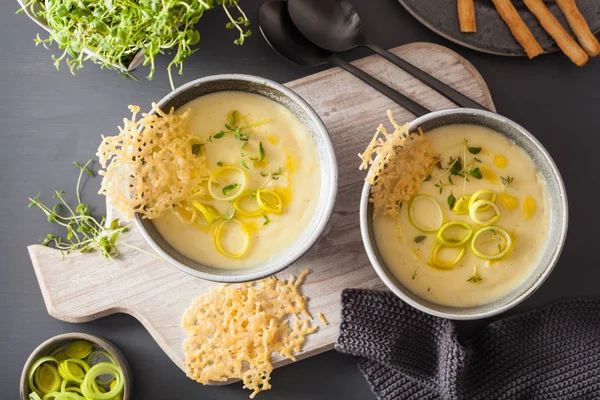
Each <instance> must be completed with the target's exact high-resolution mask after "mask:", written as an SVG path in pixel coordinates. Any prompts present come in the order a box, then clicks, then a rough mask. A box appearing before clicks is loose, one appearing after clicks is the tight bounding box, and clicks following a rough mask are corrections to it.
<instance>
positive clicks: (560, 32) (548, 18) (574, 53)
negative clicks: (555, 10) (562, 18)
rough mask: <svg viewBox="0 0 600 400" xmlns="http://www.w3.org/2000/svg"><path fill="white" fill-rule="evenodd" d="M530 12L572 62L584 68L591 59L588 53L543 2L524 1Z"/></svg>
mask: <svg viewBox="0 0 600 400" xmlns="http://www.w3.org/2000/svg"><path fill="white" fill-rule="evenodd" d="M523 2H524V3H525V5H526V6H527V8H529V11H531V12H532V13H533V15H535V16H536V18H537V19H538V20H539V21H540V24H542V26H543V27H544V29H545V30H546V32H548V34H549V35H550V36H552V37H553V38H554V40H556V44H558V47H560V48H561V50H562V51H563V53H565V54H566V55H567V56H568V57H569V58H570V59H571V61H573V62H574V63H575V64H577V65H578V66H580V67H581V66H583V65H584V64H585V63H586V62H587V61H588V59H589V57H588V55H587V53H586V52H585V51H583V49H582V48H581V47H580V46H579V45H578V44H577V42H576V41H575V39H573V38H572V37H571V35H569V33H568V32H567V31H566V30H565V28H563V26H562V25H561V24H560V22H559V21H558V19H556V17H555V16H554V14H552V12H550V10H549V9H548V7H546V5H545V4H544V2H543V0H523Z"/></svg>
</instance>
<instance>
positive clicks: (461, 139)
mask: <svg viewBox="0 0 600 400" xmlns="http://www.w3.org/2000/svg"><path fill="white" fill-rule="evenodd" d="M411 136H412V135H411ZM414 142H415V144H414V145H415V146H417V150H416V151H415V152H414V153H415V154H412V155H410V154H409V155H408V159H409V162H410V163H412V164H415V163H416V164H417V165H418V168H420V174H421V178H420V179H419V180H418V182H417V183H418V185H417V186H415V188H416V191H415V192H414V193H411V194H410V196H409V197H408V196H407V197H404V198H403V200H396V202H395V204H394V206H395V207H396V208H397V209H396V210H393V211H391V210H384V211H381V210H376V213H375V217H374V221H373V229H374V234H375V239H376V245H377V248H378V249H379V252H380V253H381V255H382V257H383V259H384V261H385V263H386V265H387V266H388V267H389V269H390V270H391V272H392V273H393V274H394V275H395V276H396V278H397V279H398V280H399V281H400V282H401V283H402V284H403V285H404V286H406V287H407V288H408V289H409V290H411V291H412V292H413V293H415V294H416V295H418V296H421V297H423V298H425V299H427V300H430V301H432V302H435V303H438V304H442V305H448V306H456V307H468V306H475V305H481V304H485V303H489V302H492V301H494V300H496V299H498V298H500V297H502V296H504V295H506V294H508V293H509V292H511V291H512V290H513V289H514V288H515V287H517V286H518V285H519V284H520V283H522V282H523V281H524V280H525V279H526V278H527V277H528V276H529V274H530V273H531V272H532V271H533V269H534V268H535V266H536V262H537V260H538V258H539V257H540V255H541V253H542V250H543V249H544V247H545V243H546V237H547V235H548V226H549V215H548V201H547V196H546V191H545V185H544V183H543V181H542V178H541V177H540V175H539V174H538V171H537V169H536V167H535V165H534V164H533V161H532V160H531V159H530V158H529V156H528V155H527V154H526V153H525V152H524V151H523V150H522V149H521V148H519V147H518V146H517V145H515V144H514V143H512V142H511V141H509V140H508V139H507V138H505V137H504V136H502V135H500V134H499V133H497V132H495V131H493V130H491V129H489V128H485V127H481V126H475V125H450V126H444V127H440V128H436V129H433V130H431V131H429V132H427V133H426V134H424V135H419V134H418V133H416V136H415V141H414ZM420 142H422V143H420ZM409 153H410V152H409ZM405 156H406V155H405ZM429 158H430V159H429ZM405 169H406V168H405ZM409 173H410V171H409ZM397 179H399V180H402V179H403V176H402V172H400V175H399V178H397ZM412 183H413V184H414V182H412ZM405 186H406V185H405ZM389 187H390V186H389V185H388V189H389ZM394 190H395V191H396V192H395V193H396V194H398V193H400V198H401V195H402V194H404V195H405V194H406V193H401V191H400V192H398V185H397V186H396V187H395V188H394ZM375 200H377V199H375ZM376 205H377V204H376Z"/></svg>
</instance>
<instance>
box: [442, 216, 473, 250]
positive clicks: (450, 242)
mask: <svg viewBox="0 0 600 400" xmlns="http://www.w3.org/2000/svg"><path fill="white" fill-rule="evenodd" d="M453 226H460V227H462V228H464V229H466V230H467V233H466V235H465V236H464V237H463V238H462V239H460V240H459V241H454V240H448V239H446V238H444V231H446V229H448V228H450V227H453ZM472 234H473V228H471V225H469V224H467V223H466V222H462V221H448V222H446V223H445V224H444V225H442V227H441V228H440V229H439V230H438V231H437V234H436V235H435V237H436V238H437V241H438V242H440V243H441V244H442V245H444V246H446V247H461V246H464V245H465V243H467V242H468V241H469V239H470V238H471V235H472Z"/></svg>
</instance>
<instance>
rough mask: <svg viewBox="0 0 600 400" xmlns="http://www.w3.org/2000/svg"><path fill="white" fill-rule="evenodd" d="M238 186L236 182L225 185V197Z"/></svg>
mask: <svg viewBox="0 0 600 400" xmlns="http://www.w3.org/2000/svg"><path fill="white" fill-rule="evenodd" d="M238 186H239V184H238V183H237V182H234V183H232V184H231V185H227V186H225V187H224V188H223V194H224V195H225V196H227V195H228V194H229V193H231V192H232V191H233V190H234V189H235V188H236V187H238Z"/></svg>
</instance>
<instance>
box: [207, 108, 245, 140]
mask: <svg viewBox="0 0 600 400" xmlns="http://www.w3.org/2000/svg"><path fill="white" fill-rule="evenodd" d="M236 114H237V111H233V112H232V113H231V115H230V116H229V120H228V122H226V123H225V129H226V130H222V131H219V132H217V133H215V135H214V136H213V138H215V139H221V138H222V137H223V136H225V135H226V134H228V133H231V134H233V135H234V136H235V138H236V139H238V140H241V141H244V142H245V141H248V139H249V138H248V135H245V134H243V133H242V129H244V127H243V126H238V125H237V123H236V122H235V115H236Z"/></svg>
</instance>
